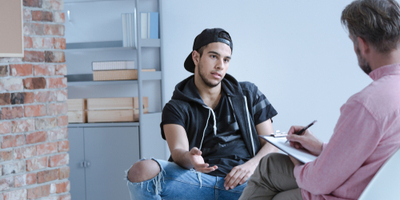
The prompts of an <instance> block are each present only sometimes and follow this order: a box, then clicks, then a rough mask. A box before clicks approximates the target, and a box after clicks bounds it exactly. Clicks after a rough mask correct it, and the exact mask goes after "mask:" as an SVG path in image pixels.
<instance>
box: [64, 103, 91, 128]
mask: <svg viewBox="0 0 400 200" xmlns="http://www.w3.org/2000/svg"><path fill="white" fill-rule="evenodd" d="M67 104H68V113H67V114H68V123H86V121H87V120H86V119H87V116H86V99H67Z"/></svg>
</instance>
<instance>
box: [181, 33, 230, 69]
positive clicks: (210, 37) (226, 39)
mask: <svg viewBox="0 0 400 200" xmlns="http://www.w3.org/2000/svg"><path fill="white" fill-rule="evenodd" d="M213 42H222V43H225V44H227V45H228V46H229V47H230V48H231V51H233V43H232V39H231V36H230V35H229V33H228V32H226V31H225V30H224V29H222V28H212V29H204V30H203V32H201V33H200V34H199V35H197V36H196V38H195V39H194V43H193V51H194V50H196V51H198V50H199V49H200V48H201V47H203V46H205V45H207V44H210V43H213ZM184 66H185V69H186V70H187V71H189V72H192V73H194V67H195V65H194V62H193V59H192V52H190V54H189V56H188V57H187V58H186V60H185V64H184Z"/></svg>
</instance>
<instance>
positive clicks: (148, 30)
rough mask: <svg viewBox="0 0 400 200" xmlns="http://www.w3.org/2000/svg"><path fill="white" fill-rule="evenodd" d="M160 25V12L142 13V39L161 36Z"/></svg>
mask: <svg viewBox="0 0 400 200" xmlns="http://www.w3.org/2000/svg"><path fill="white" fill-rule="evenodd" d="M159 26H160V23H159V14H158V12H142V13H140V33H141V38H142V39H158V38H160V34H159V33H160V31H159Z"/></svg>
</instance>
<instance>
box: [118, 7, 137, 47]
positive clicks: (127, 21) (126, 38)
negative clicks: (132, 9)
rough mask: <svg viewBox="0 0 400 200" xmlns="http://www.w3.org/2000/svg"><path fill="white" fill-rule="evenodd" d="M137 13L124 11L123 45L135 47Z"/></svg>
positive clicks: (122, 15)
mask: <svg viewBox="0 0 400 200" xmlns="http://www.w3.org/2000/svg"><path fill="white" fill-rule="evenodd" d="M135 16H136V14H135V13H122V14H121V18H122V20H121V21H122V45H123V47H135V45H136V42H135V38H136V37H135V27H136V26H135V21H136V20H135Z"/></svg>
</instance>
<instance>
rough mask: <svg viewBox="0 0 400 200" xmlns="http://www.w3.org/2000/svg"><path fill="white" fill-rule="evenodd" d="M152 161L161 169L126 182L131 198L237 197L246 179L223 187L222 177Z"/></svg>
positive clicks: (222, 199)
mask: <svg viewBox="0 0 400 200" xmlns="http://www.w3.org/2000/svg"><path fill="white" fill-rule="evenodd" d="M153 160H155V161H156V162H157V163H158V164H159V165H160V168H161V172H160V173H159V174H158V175H157V176H156V177H154V178H152V179H150V180H147V181H143V182H140V183H133V182H130V181H129V180H128V179H127V178H126V179H127V181H128V188H129V192H130V195H131V199H132V200H142V199H158V200H160V199H165V200H168V199H174V200H178V199H182V200H189V199H196V200H197V199H199V200H201V199H207V200H211V199H218V200H224V199H229V200H234V199H239V197H240V195H241V194H242V191H243V190H244V188H245V187H246V185H247V182H246V183H244V184H242V185H238V186H237V187H235V188H234V189H230V190H225V188H224V177H217V176H211V175H208V174H204V173H201V172H197V171H195V170H194V169H191V170H187V169H184V168H182V167H180V166H179V165H177V164H175V163H174V162H168V161H165V160H156V159H153Z"/></svg>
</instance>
